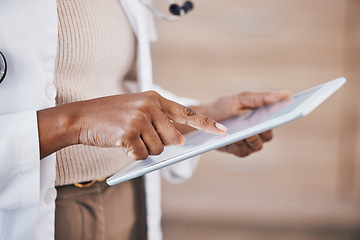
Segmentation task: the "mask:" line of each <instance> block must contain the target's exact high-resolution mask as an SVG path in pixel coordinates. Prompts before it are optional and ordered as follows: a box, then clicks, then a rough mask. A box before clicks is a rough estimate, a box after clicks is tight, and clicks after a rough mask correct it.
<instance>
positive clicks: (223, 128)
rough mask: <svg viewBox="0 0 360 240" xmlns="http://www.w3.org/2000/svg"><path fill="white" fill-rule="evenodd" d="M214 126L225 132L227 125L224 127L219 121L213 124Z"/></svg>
mask: <svg viewBox="0 0 360 240" xmlns="http://www.w3.org/2000/svg"><path fill="white" fill-rule="evenodd" d="M215 126H216V128H217V129H219V130H220V131H223V132H226V131H227V127H225V126H224V125H222V124H220V123H216V124H215Z"/></svg>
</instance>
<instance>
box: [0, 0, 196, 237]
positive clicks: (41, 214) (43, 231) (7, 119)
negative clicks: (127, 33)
mask: <svg viewBox="0 0 360 240" xmlns="http://www.w3.org/2000/svg"><path fill="white" fill-rule="evenodd" d="M120 1H121V3H122V5H123V7H124V10H125V11H126V13H127V14H128V17H129V19H130V22H131V24H132V26H133V28H134V31H135V33H136V35H137V37H138V40H139V41H138V62H137V65H138V76H139V81H140V89H141V90H148V89H157V90H158V91H159V92H160V93H161V94H162V95H163V96H165V97H166V96H169V97H170V95H171V94H169V93H168V92H166V91H163V90H161V89H160V88H158V87H154V86H153V83H152V68H151V56H150V46H149V44H150V40H154V39H155V38H156V34H155V31H154V25H153V21H152V20H151V19H152V17H151V15H149V12H148V10H146V9H145V7H143V6H142V5H141V4H140V3H139V1H135V0H120ZM0 6H1V7H0V22H1V23H2V24H1V27H0V50H1V51H2V52H3V53H4V55H5V57H6V58H7V62H8V73H7V76H6V78H5V80H4V81H3V82H2V83H1V84H0V133H1V135H0V240H8V239H11V240H16V239H21V240H23V239H29V240H51V239H53V238H54V213H55V198H56V190H55V188H54V183H55V163H56V162H55V161H56V158H55V154H52V155H51V156H49V157H47V158H45V159H42V160H41V161H40V157H39V139H38V130H37V118H36V110H39V109H43V108H47V107H52V106H54V105H55V99H54V98H55V93H54V85H53V80H54V66H55V57H56V44H57V11H56V1H55V0H51V1H50V0H38V1H36V2H35V1H28V0H11V1H7V0H0ZM171 98H172V99H173V100H177V99H174V98H175V96H171ZM178 100H180V101H183V102H182V103H183V104H193V102H191V101H190V102H189V101H188V99H178ZM184 100H186V101H184ZM186 163H189V164H186ZM181 164H182V167H179V168H177V167H171V168H168V169H167V170H164V172H165V175H166V176H167V178H169V179H170V180H171V181H172V182H179V181H180V180H176V179H181V180H183V179H184V178H186V177H189V176H190V175H191V173H192V170H193V168H194V167H195V166H196V161H194V162H191V161H187V162H183V163H181ZM145 184H146V185H145V186H146V197H147V211H148V212H147V213H148V216H147V217H148V231H149V232H148V236H149V239H150V240H159V239H161V238H162V237H161V228H160V219H161V207H160V206H161V205H160V178H159V173H158V172H155V173H153V174H149V175H148V176H146V181H145Z"/></svg>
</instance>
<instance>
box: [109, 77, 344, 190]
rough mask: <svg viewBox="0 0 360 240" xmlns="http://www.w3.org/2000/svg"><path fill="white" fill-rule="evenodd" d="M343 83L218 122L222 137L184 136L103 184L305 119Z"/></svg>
mask: <svg viewBox="0 0 360 240" xmlns="http://www.w3.org/2000/svg"><path fill="white" fill-rule="evenodd" d="M345 82H346V80H345V78H343V77H342V78H338V79H335V80H332V81H329V82H326V83H324V84H321V85H319V86H316V87H314V88H311V89H308V90H306V91H304V92H301V93H298V94H296V95H293V96H292V97H290V98H288V99H285V100H282V101H280V102H277V103H274V104H270V105H266V106H263V107H260V108H257V109H255V110H251V111H248V112H246V113H245V114H242V115H240V116H237V117H233V118H230V119H227V120H225V121H222V122H221V123H222V124H223V125H225V126H226V127H227V128H228V131H227V134H226V135H222V136H220V135H213V134H209V133H206V132H203V131H199V130H196V131H193V132H190V133H188V134H185V135H184V136H185V139H186V141H185V144H184V145H183V146H168V147H165V149H164V152H163V153H162V154H160V155H158V156H149V157H148V158H147V159H145V160H142V161H135V162H133V163H131V164H129V165H128V166H126V167H125V168H123V169H122V170H120V171H119V172H117V173H116V174H114V175H113V176H111V177H110V178H108V179H107V181H106V182H107V183H108V184H109V185H115V184H118V183H121V182H124V181H127V180H130V179H133V178H136V177H139V176H142V175H144V174H146V173H149V172H152V171H155V170H158V169H160V168H163V167H166V166H169V165H171V164H174V163H177V162H180V161H183V160H185V159H188V158H191V157H194V156H196V155H199V154H202V153H204V152H208V151H210V150H213V149H217V148H220V147H223V146H226V145H228V144H231V143H234V142H237V141H240V140H242V139H245V138H248V137H251V136H253V135H255V134H259V133H262V132H265V131H267V130H270V129H273V128H275V127H278V126H280V125H282V124H285V123H287V122H290V121H293V120H295V119H298V118H300V117H303V116H306V115H307V114H309V113H310V112H311V111H312V110H314V109H315V108H316V107H318V106H319V105H320V104H321V103H322V102H323V101H325V100H326V99H327V98H328V97H329V96H331V95H332V94H333V93H334V92H336V91H337V90H338V89H339V88H340V87H341V86H342V85H343V84H344V83H345Z"/></svg>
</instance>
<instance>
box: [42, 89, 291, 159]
mask: <svg viewBox="0 0 360 240" xmlns="http://www.w3.org/2000/svg"><path fill="white" fill-rule="evenodd" d="M289 95H290V92H289V91H281V92H273V93H240V94H237V95H233V96H228V97H223V98H220V99H218V100H217V101H215V102H214V103H212V104H209V105H202V106H194V107H191V108H188V107H184V106H182V105H180V104H178V103H175V102H172V101H170V100H167V99H165V98H163V97H162V96H160V95H159V94H158V93H156V92H154V91H149V92H144V93H135V94H122V95H115V96H109V97H103V98H97V99H92V100H88V101H80V102H74V103H69V104H64V105H60V106H56V107H53V108H48V109H43V110H40V111H38V113H37V114H38V129H39V141H40V157H41V158H44V157H46V156H48V155H50V154H52V153H54V152H56V151H58V150H60V149H62V148H64V147H67V146H71V145H75V144H84V145H89V146H97V147H121V148H122V149H123V150H124V151H125V152H126V153H127V155H128V156H129V157H130V158H133V159H135V160H140V159H145V158H147V157H148V155H158V154H160V153H161V152H162V151H163V149H164V146H166V145H182V144H183V143H184V141H185V139H184V137H183V135H182V134H184V133H186V132H189V131H192V130H193V129H201V130H204V131H207V132H209V133H213V134H224V133H225V132H226V128H225V127H224V126H222V125H221V124H219V123H217V121H221V120H223V119H225V118H228V117H232V116H235V115H239V114H241V113H242V112H243V111H246V110H248V109H253V108H256V107H260V106H263V105H266V104H270V103H273V102H277V101H280V100H282V99H284V98H286V97H288V96H289ZM49 129H51V131H49ZM271 138H272V132H271V131H268V132H265V133H262V134H259V135H256V136H253V137H250V138H248V139H246V140H243V141H240V142H237V143H234V144H231V145H229V146H226V147H224V148H221V149H219V150H221V151H226V152H229V153H233V154H235V155H237V156H240V157H243V156H247V155H249V154H250V153H252V152H255V151H258V150H260V149H261V148H262V145H263V143H264V142H267V141H269V140H271Z"/></svg>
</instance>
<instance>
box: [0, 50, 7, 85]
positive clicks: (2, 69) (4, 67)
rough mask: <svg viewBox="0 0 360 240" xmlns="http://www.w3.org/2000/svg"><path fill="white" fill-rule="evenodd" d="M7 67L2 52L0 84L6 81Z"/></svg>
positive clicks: (0, 57)
mask: <svg viewBox="0 0 360 240" xmlns="http://www.w3.org/2000/svg"><path fill="white" fill-rule="evenodd" d="M6 70H7V65H6V58H5V56H4V54H3V53H2V52H0V83H1V82H2V81H3V80H4V78H5V75H6Z"/></svg>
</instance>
